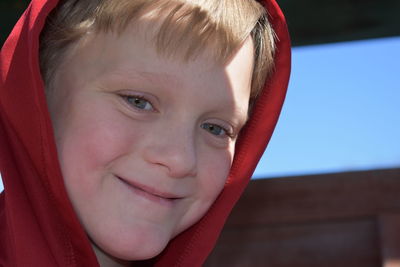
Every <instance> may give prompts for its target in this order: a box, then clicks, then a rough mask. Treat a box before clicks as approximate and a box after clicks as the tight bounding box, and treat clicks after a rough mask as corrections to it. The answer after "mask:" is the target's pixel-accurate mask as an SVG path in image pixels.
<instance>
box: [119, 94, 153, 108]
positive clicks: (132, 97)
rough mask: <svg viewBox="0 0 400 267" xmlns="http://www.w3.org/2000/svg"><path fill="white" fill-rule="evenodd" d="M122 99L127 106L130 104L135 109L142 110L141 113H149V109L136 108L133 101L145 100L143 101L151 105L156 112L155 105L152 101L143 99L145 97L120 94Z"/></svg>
mask: <svg viewBox="0 0 400 267" xmlns="http://www.w3.org/2000/svg"><path fill="white" fill-rule="evenodd" d="M120 97H121V98H122V99H124V100H125V102H126V103H127V104H129V105H130V106H132V107H134V108H135V109H137V110H140V111H149V109H146V108H139V107H138V106H136V105H135V103H134V102H133V101H136V100H143V101H146V103H147V104H149V105H150V106H151V109H152V110H154V105H153V104H152V103H151V101H149V100H147V99H146V98H145V97H143V96H140V95H128V94H120ZM129 99H133V101H130V100H129Z"/></svg>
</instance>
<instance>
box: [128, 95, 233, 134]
mask: <svg viewBox="0 0 400 267" xmlns="http://www.w3.org/2000/svg"><path fill="white" fill-rule="evenodd" d="M120 97H121V98H122V99H124V100H125V102H126V103H127V104H129V105H130V106H132V107H134V108H135V109H137V110H140V111H148V110H147V109H142V108H139V107H137V106H135V105H134V103H132V102H131V101H129V99H130V98H132V99H134V100H144V101H146V102H147V103H148V104H149V105H150V106H151V108H152V109H153V110H154V106H153V104H152V103H151V101H149V100H147V99H146V98H145V97H143V96H141V95H130V94H120ZM204 125H210V126H216V127H219V128H221V129H222V130H223V131H224V132H225V135H226V136H227V137H229V138H230V139H233V138H234V137H235V135H234V134H233V132H232V131H230V130H228V129H227V127H224V126H222V125H218V124H215V123H210V122H206V123H203V124H201V126H200V127H201V128H202V129H204V130H206V131H207V128H206V127H203V126H204ZM209 132H210V131H209ZM210 134H212V133H211V132H210ZM212 135H214V136H219V135H215V134H212Z"/></svg>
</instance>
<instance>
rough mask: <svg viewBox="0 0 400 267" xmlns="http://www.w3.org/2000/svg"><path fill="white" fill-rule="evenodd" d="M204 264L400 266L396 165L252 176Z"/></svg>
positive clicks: (211, 266)
mask: <svg viewBox="0 0 400 267" xmlns="http://www.w3.org/2000/svg"><path fill="white" fill-rule="evenodd" d="M204 266H207V267H214V266H218V267H220V266H229V267H235V266H254V267H258V266H267V267H284V266H285V267H286V266H288V267H289V266H290V267H292V266H296V267H303V266H304V267H313V266H323V267H339V266H340V267H358V266H360V267H369V266H371V267H376V266H384V267H397V266H400V169H390V170H375V171H364V172H349V173H337V174H326V175H313V176H302V177H290V178H279V179H262V180H252V181H251V182H250V184H249V187H248V188H247V190H246V192H245V195H244V196H243V197H242V198H241V200H240V201H239V203H238V205H237V206H236V207H235V209H234V210H233V212H232V214H231V216H230V218H229V219H228V222H227V224H226V227H225V228H224V231H223V232H222V234H221V237H220V239H219V242H218V244H217V246H216V248H215V249H214V251H213V253H212V254H211V255H210V257H209V259H208V260H207V262H206V264H205V265H204Z"/></svg>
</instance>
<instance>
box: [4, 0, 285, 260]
mask: <svg viewBox="0 0 400 267" xmlns="http://www.w3.org/2000/svg"><path fill="white" fill-rule="evenodd" d="M42 2H43V1H33V3H32V5H31V7H30V9H28V12H27V13H26V14H25V16H31V17H30V18H31V20H28V19H26V20H28V22H26V23H28V24H29V23H30V24H29V25H30V26H31V27H26V28H27V29H28V31H29V30H30V31H33V32H35V25H43V23H44V22H45V18H46V14H48V13H49V11H50V10H51V9H52V8H53V6H54V5H55V4H56V3H55V2H54V1H47V2H46V3H42ZM268 5H269V6H270V7H271V9H272V10H270V9H268V11H269V12H274V14H277V16H279V15H280V13H279V10H278V9H277V7H276V4H275V3H272V4H271V3H270V4H268ZM30 13H32V14H33V13H34V14H33V15H32V14H30ZM21 23H22V22H21ZM277 25H279V24H277ZM279 26H281V25H279ZM36 27H38V28H39V27H41V26H36ZM24 30H25V29H24V28H22V30H21V32H20V33H19V34H20V36H24ZM275 31H279V32H277V34H278V35H279V36H278V37H279V38H287V36H286V31H285V29H283V30H282V29H281V28H278V29H277V30H275ZM40 32H41V38H40V55H39V57H40V67H41V74H42V77H43V80H44V87H45V95H46V99H47V105H48V112H47V110H46V108H47V106H46V102H45V101H44V100H45V99H44V92H43V88H39V89H38V88H37V87H41V86H37V77H36V76H35V77H33V78H32V79H31V81H30V82H29V83H27V84H29V85H30V87H32V88H34V89H30V90H28V89H25V90H24V89H23V88H24V87H25V85H24V86H21V85H20V84H19V83H21V81H20V80H17V79H16V78H15V76H12V75H13V71H12V70H13V68H12V67H13V64H12V63H13V60H14V61H19V60H18V59H16V58H17V55H18V54H17V53H16V52H14V50H13V49H14V48H15V50H18V44H17V45H15V46H14V43H13V40H11V41H9V42H10V44H8V47H7V45H5V48H3V50H4V51H6V52H4V54H6V56H4V58H5V60H4V62H5V63H4V64H3V63H2V77H3V80H4V81H5V82H4V84H5V85H4V89H3V88H2V98H3V95H4V98H3V99H10V101H8V102H7V103H6V100H4V101H3V100H2V102H1V104H2V121H4V125H5V126H4V128H5V129H6V132H7V134H4V135H5V136H10V134H11V132H12V131H13V130H11V129H14V128H15V129H16V130H15V131H16V132H17V134H18V135H19V136H20V139H22V140H25V141H28V139H32V140H34V142H35V143H36V144H37V146H38V147H36V146H35V145H32V144H31V143H30V142H24V141H22V142H21V143H22V145H19V144H18V142H8V141H4V140H2V142H4V144H7V145H8V146H9V147H12V149H11V150H9V151H23V152H17V153H15V154H16V157H17V158H18V160H16V161H17V164H15V166H14V168H13V169H12V168H9V167H8V168H7V166H6V165H7V164H9V165H11V163H10V162H11V160H8V159H7V158H6V157H5V156H4V158H5V159H3V158H2V161H3V162H7V163H2V172H3V169H4V170H5V171H4V176H5V177H4V179H5V183H4V185H5V194H4V196H2V203H3V202H5V203H6V204H3V206H4V205H5V206H6V205H7V204H8V203H12V204H9V205H17V204H18V203H19V204H20V205H19V206H23V208H22V209H20V210H22V211H23V212H21V213H22V214H20V213H18V215H13V212H12V211H11V209H12V208H11V206H10V207H7V206H6V207H5V208H4V210H5V212H4V213H3V215H2V217H5V218H6V219H7V220H8V221H7V220H5V221H7V222H2V226H3V224H4V228H6V227H8V228H7V229H10V228H13V229H15V228H14V227H16V229H17V232H15V230H8V231H4V234H3V232H2V234H3V235H2V236H4V238H3V239H4V240H5V241H2V242H4V244H7V245H4V247H7V248H6V249H5V251H6V252H4V253H3V254H4V255H5V256H3V254H0V255H1V256H0V260H1V261H2V262H1V261H0V262H1V263H2V264H4V265H7V264H8V265H11V263H13V264H15V265H18V264H21V265H24V263H28V262H29V263H30V265H31V266H32V263H34V264H33V265H37V266H39V265H40V266H54V265H59V266H66V265H68V266H69V265H71V266H95V265H97V264H100V265H101V266H127V265H129V264H130V263H131V262H133V261H135V262H137V261H143V260H149V259H152V260H150V261H147V263H149V262H150V263H151V264H154V265H159V266H198V265H201V264H202V262H203V261H204V258H205V257H206V255H207V254H208V253H209V250H210V249H211V247H212V246H213V243H214V242H215V239H216V237H217V235H218V232H219V230H220V227H221V226H222V224H223V221H224V220H225V219H226V216H227V215H228V212H229V210H230V209H231V208H232V206H233V204H234V202H235V201H236V199H237V198H238V196H239V195H240V193H241V191H242V189H243V187H244V185H245V183H246V181H247V179H248V178H249V177H250V175H251V172H252V171H253V169H254V165H255V164H256V162H257V161H258V158H259V156H260V152H261V150H260V149H259V148H258V147H259V146H260V145H261V146H262V147H264V146H265V143H266V142H267V140H268V139H269V137H270V134H271V133H272V129H273V126H274V124H275V123H276V119H277V116H278V113H279V109H280V106H281V104H282V101H283V97H284V91H285V88H286V86H287V78H288V69H287V68H286V69H284V70H283V72H282V71H279V72H278V69H277V71H276V72H275V73H274V74H273V76H272V74H271V70H272V67H273V60H274V50H275V45H274V38H273V34H274V33H273V29H272V28H271V25H270V23H269V22H268V19H267V15H266V11H265V9H264V7H263V6H262V5H261V4H259V3H257V2H256V1H254V0H236V1H234V0H226V1H217V0H214V1H205V0H204V1H200V0H199V1H194V0H192V1H189V0H187V1H183V0H179V1H178V0H176V1H165V0H123V1H121V0H118V1H117V0H103V1H93V0H91V1H89V0H87V1H82V0H81V1H74V0H65V1H61V2H60V3H59V4H58V6H57V7H56V8H55V9H54V11H53V12H52V14H51V15H50V16H49V17H48V18H47V21H46V25H45V27H44V29H43V30H42V31H40ZM28 36H29V38H27V39H26V40H25V41H27V40H31V38H32V37H31V35H29V34H28ZM19 40H23V38H22V37H20V39H19ZM35 40H36V41H37V39H35ZM279 40H280V39H279ZM19 43H23V42H22V41H20V42H19ZM287 43H288V42H286V44H284V45H283V46H282V45H281V46H280V47H281V48H282V49H283V50H284V52H286V53H287V52H288V50H287V48H288V44H287ZM10 47H12V48H10ZM36 48H37V47H36ZM278 48H279V47H278ZM285 49H286V50H285ZM3 50H2V53H3ZM28 50H29V49H28ZM31 50H32V49H31ZM31 50H29V51H31ZM34 50H35V49H33V51H34ZM8 51H13V53H14V55H13V57H12V60H7V56H8V55H9V52H8ZM286 55H287V54H286ZM2 56H3V55H2ZM285 57H286V60H287V59H288V57H287V56H285ZM30 58H32V60H33V61H35V60H37V54H34V55H31V57H30ZM281 58H282V57H281ZM25 59H26V58H25ZM275 59H279V57H275ZM9 62H11V64H10V65H7V64H8V63H9ZM36 62H37V61H36ZM276 63H277V64H278V63H279V62H278V61H276ZM16 64H17V63H16ZM3 65H4V66H3ZM284 65H285V67H287V66H288V63H287V61H285V63H284ZM276 67H282V65H281V63H280V65H277V66H276ZM10 70H11V71H10ZM3 73H4V74H3ZM19 73H22V72H21V71H19ZM276 73H279V75H278V76H277V74H276ZM36 75H37V74H36ZM267 76H272V77H271V81H272V82H271V84H272V85H273V84H276V85H275V86H271V85H270V86H269V87H268V89H265V88H264V86H263V85H264V83H265V80H266V77H267ZM9 77H12V78H11V79H10V78H9ZM13 77H14V78H13ZM274 77H278V78H276V79H275V80H273V79H274ZM9 80H12V82H10V81H9ZM11 83H12V85H10V84H11ZM22 83H24V82H22ZM24 84H26V83H24ZM11 87H13V88H17V89H13V90H11V89H8V88H11ZM25 88H26V87H25ZM40 89H41V90H40ZM262 89H264V91H265V90H268V92H263V95H264V97H262V96H261V97H260V99H259V100H258V101H257V107H258V109H257V108H256V109H255V110H254V111H253V110H250V109H251V106H253V104H254V103H255V100H256V97H257V96H258V95H259V93H260V91H261V90H262ZM19 90H21V91H22V92H24V93H23V94H22V92H19ZM25 91H29V92H28V94H30V95H31V97H30V98H29V97H28V98H27V97H26V96H25V95H26V92H25ZM31 91H34V93H32V92H31ZM3 92H4V93H3ZM21 95H24V96H23V97H21V98H22V99H20V98H19V97H18V96H21ZM32 102H33V103H32ZM16 107H18V111H17V113H19V114H20V113H24V114H29V111H30V112H31V114H32V115H33V117H34V119H33V120H34V121H35V124H34V125H39V127H38V126H36V127H34V128H35V129H36V130H35V131H33V133H31V134H32V135H33V136H32V137H26V131H27V126H26V125H25V123H23V124H21V122H20V120H19V119H18V118H9V117H8V116H10V117H12V116H13V115H10V114H14V112H16ZM252 112H253V113H252ZM248 114H252V116H251V122H249V123H248V124H249V125H247V126H246V130H245V131H244V132H242V128H243V127H244V125H245V124H246V122H247V119H248ZM262 114H265V115H268V116H270V117H271V118H270V119H269V120H268V121H267V122H262V121H258V122H257V124H255V122H254V121H257V117H258V118H259V117H260V116H261V115H262ZM49 115H50V117H51V124H50V120H49ZM8 123H9V124H10V125H11V126H10V125H8ZM28 124H29V123H28ZM259 124H264V125H259ZM251 125H253V126H251ZM12 126H14V127H12ZM53 131H54V138H53ZM35 132H37V133H35ZM239 133H240V139H239V141H237V140H238V137H239ZM254 134H262V135H263V137H262V138H261V139H262V140H260V141H257V140H252V139H251V138H252V136H254ZM255 136H257V135H255ZM255 136H254V137H255ZM8 138H10V137H8ZM250 141H251V142H253V144H252V145H250V144H249V142H250ZM8 143H11V144H8ZM15 143H17V144H15ZM24 145H25V146H26V147H27V148H26V149H24ZM30 146H31V147H30ZM249 149H250V150H249ZM235 150H236V151H235ZM55 151H57V153H55ZM249 152H253V153H254V152H255V153H256V154H257V155H256V156H252V155H248V153H249ZM25 154H26V155H28V156H29V157H28V158H26V157H25V158H24V155H25ZM57 155H58V157H57ZM234 157H235V162H234V165H233V166H232V162H233V159H234ZM54 158H58V161H57V160H56V159H54ZM20 162H21V163H20ZM27 162H28V163H27ZM58 163H59V165H58ZM30 165H32V166H33V167H29V166H30ZM3 166H6V167H3ZM17 169H18V170H21V171H20V172H19V173H15V170H17ZM32 169H33V170H34V171H32ZM11 176H13V177H18V178H13V180H12V179H9V180H10V181H8V180H7V178H6V177H11ZM61 177H62V178H61ZM227 177H228V178H227ZM15 181H17V182H15ZM38 181H40V182H38ZM38 184H39V185H38ZM235 186H236V188H235ZM229 187H231V188H229ZM21 188H23V190H21ZM32 188H35V189H32ZM13 190H16V191H18V192H17V193H14V194H13V193H12V192H13ZM24 191H25V192H24ZM221 191H222V193H221ZM65 193H66V194H65ZM20 198H22V199H23V200H21V199H20ZM217 198H218V200H217V201H216V199H217ZM30 201H33V203H32V204H31V205H32V206H33V208H32V210H31V209H29V208H28V207H26V205H27V203H29V202H30ZM22 202H23V204H21V203H22ZM14 203H17V204H14ZM71 204H72V205H71ZM24 205H25V206H24ZM212 205H213V207H212V208H211V209H210V207H211V206H212ZM17 206H18V205H17ZM15 207H16V206H14V208H15ZM7 208H8V209H7ZM49 209H50V210H51V211H52V212H54V214H49ZM209 209H210V210H209ZM218 211H220V212H221V213H220V214H218V213H216V212H218ZM10 214H11V215H10ZM7 216H8V217H7ZM17 217H19V218H20V219H21V218H25V219H24V220H23V224H26V225H25V228H26V226H29V227H33V228H31V229H30V230H31V231H32V232H33V233H26V232H27V230H25V232H24V234H25V235H21V234H20V233H19V232H18V231H19V230H20V231H23V230H21V228H22V227H21V228H18V225H19V224H20V222H17V220H16V218H17ZM10 218H11V219H10ZM201 218H203V219H202V220H201V221H200V222H198V221H199V220H200V219H201ZM197 222H198V223H197ZM31 225H33V226H31ZM192 226H193V227H192ZM190 227H191V228H190ZM188 228H190V229H189V230H187V229H188ZM16 233H17V234H16ZM207 234H209V235H210V236H209V237H207V238H203V237H200V235H207ZM21 236H25V237H26V236H28V238H27V239H25V243H26V241H27V240H31V241H33V240H35V241H36V240H38V242H37V243H38V246H37V247H35V248H32V250H33V251H35V253H26V245H25V244H22V242H21V241H19V240H20V239H21V240H23V238H21ZM172 239H173V241H172V242H170V241H171V240H172ZM15 240H16V241H15ZM35 243H36V242H35ZM2 244H3V243H2ZM30 245H31V247H32V246H33V245H32V244H30ZM2 246H3V245H2ZM24 249H25V250H24ZM193 249H194V251H195V252H193ZM93 251H94V253H93ZM23 252H24V253H23ZM21 253H23V254H21ZM9 255H14V256H15V255H16V256H17V258H15V259H14V258H12V257H11V256H9ZM94 256H95V257H94ZM18 257H19V258H18ZM21 258H23V259H21ZM10 259H11V260H10ZM43 264H44V265H43Z"/></svg>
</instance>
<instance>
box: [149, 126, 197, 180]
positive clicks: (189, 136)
mask: <svg viewBox="0 0 400 267" xmlns="http://www.w3.org/2000/svg"><path fill="white" fill-rule="evenodd" d="M151 135H152V138H149V139H147V142H148V143H147V144H146V145H145V146H144V150H143V157H144V159H145V160H146V161H147V162H148V163H150V164H151V165H152V166H156V167H157V168H161V169H163V170H165V171H166V172H167V175H168V176H170V177H174V178H184V177H194V176H195V175H196V173H197V149H196V147H197V146H196V141H195V132H194V131H191V130H190V129H184V128H183V127H182V126H179V125H174V126H173V125H169V127H166V128H165V130H163V131H158V133H157V131H155V132H153V134H151Z"/></svg>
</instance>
